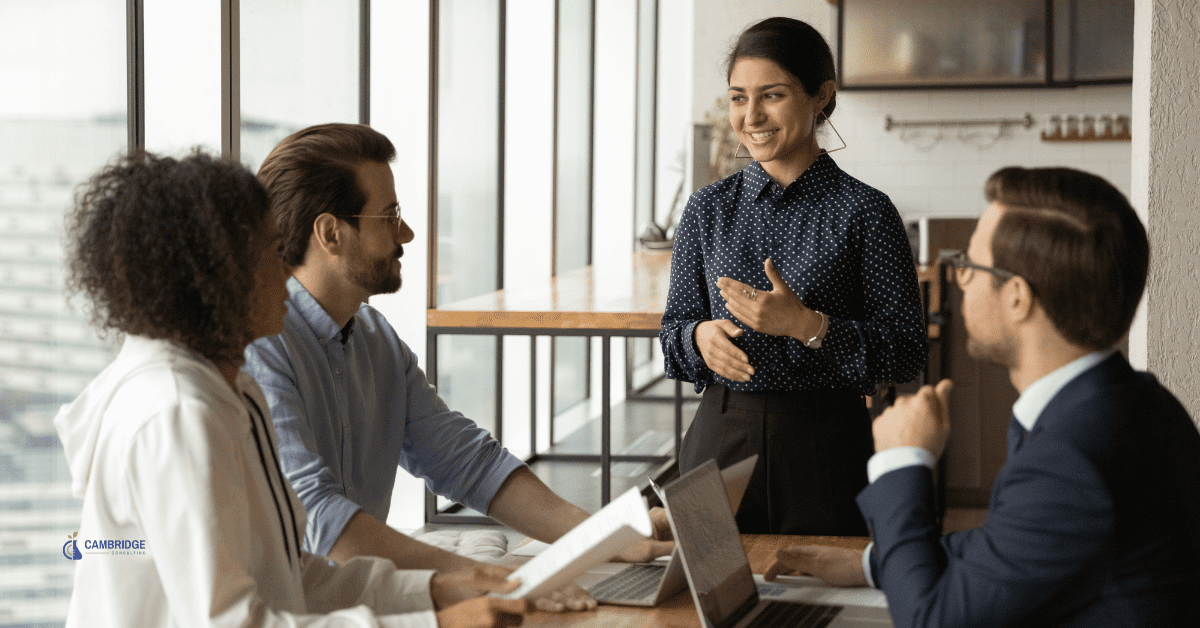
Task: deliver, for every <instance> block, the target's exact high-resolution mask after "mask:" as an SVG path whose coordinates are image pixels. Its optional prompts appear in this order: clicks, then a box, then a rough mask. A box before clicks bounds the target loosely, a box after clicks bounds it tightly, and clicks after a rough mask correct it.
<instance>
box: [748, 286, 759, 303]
mask: <svg viewBox="0 0 1200 628" xmlns="http://www.w3.org/2000/svg"><path fill="white" fill-rule="evenodd" d="M757 298H758V289H757V288H751V289H750V300H751V301H753V300H755V299H757Z"/></svg>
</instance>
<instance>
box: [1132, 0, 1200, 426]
mask: <svg viewBox="0 0 1200 628" xmlns="http://www.w3.org/2000/svg"><path fill="white" fill-rule="evenodd" d="M1135 7H1136V8H1135V14H1134V31H1135V32H1134V73H1133V74H1134V79H1133V110H1132V111H1133V147H1132V148H1133V154H1132V168H1133V173H1132V188H1131V195H1132V198H1131V201H1132V202H1133V205H1134V207H1136V208H1137V209H1138V211H1139V212H1140V213H1141V216H1142V219H1143V220H1144V221H1145V223H1146V225H1147V231H1148V232H1149V236H1150V278H1149V284H1148V286H1147V293H1146V298H1145V299H1144V302H1143V312H1142V313H1141V314H1139V317H1138V320H1136V321H1135V322H1134V327H1133V330H1132V331H1131V332H1130V340H1129V348H1130V356H1131V359H1132V360H1133V362H1134V365H1135V366H1138V367H1140V368H1145V369H1147V370H1149V371H1151V372H1153V373H1154V374H1155V375H1157V376H1158V378H1159V380H1161V381H1162V382H1163V384H1164V385H1165V386H1167V388H1169V389H1171V391H1172V392H1174V393H1175V395H1176V396H1177V397H1179V399H1180V401H1182V402H1183V404H1184V406H1185V407H1187V409H1188V410H1189V412H1191V414H1192V416H1193V417H1196V416H1197V413H1198V412H1200V359H1198V358H1197V353H1196V348H1197V343H1198V341H1200V318H1198V317H1197V314H1196V313H1197V312H1198V311H1200V214H1198V213H1197V211H1196V210H1197V199H1198V198H1200V176H1197V173H1200V83H1198V82H1197V81H1196V77H1197V76H1200V4H1197V3H1196V2H1194V0H1137V3H1136V5H1135Z"/></svg>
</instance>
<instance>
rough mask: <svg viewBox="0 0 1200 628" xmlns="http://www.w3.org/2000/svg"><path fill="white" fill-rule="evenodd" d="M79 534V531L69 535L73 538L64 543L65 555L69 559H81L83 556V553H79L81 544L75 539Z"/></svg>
mask: <svg viewBox="0 0 1200 628" xmlns="http://www.w3.org/2000/svg"><path fill="white" fill-rule="evenodd" d="M77 536H79V532H78V531H76V532H75V534H70V535H68V536H67V538H68V539H71V540H70V541H67V542H66V543H64V544H63V556H64V557H66V558H67V560H80V559H82V558H83V554H80V553H79V546H78V545H76V543H77V541H75V537H77Z"/></svg>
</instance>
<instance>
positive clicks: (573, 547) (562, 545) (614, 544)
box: [504, 487, 654, 599]
mask: <svg viewBox="0 0 1200 628" xmlns="http://www.w3.org/2000/svg"><path fill="white" fill-rule="evenodd" d="M653 532H654V527H653V524H652V523H651V522H650V511H649V510H648V509H647V508H646V500H645V499H643V498H642V495H641V493H640V492H639V491H638V489H637V488H636V487H635V488H631V489H629V490H628V491H626V492H625V493H624V494H622V495H621V496H620V497H618V498H616V499H614V500H613V501H611V502H609V504H608V505H607V506H605V507H604V508H601V509H600V511H599V512H597V513H596V514H594V515H592V516H591V517H588V518H587V520H586V521H584V522H583V523H581V524H579V525H577V526H575V528H574V529H573V530H571V531H570V532H568V533H566V534H564V535H563V536H562V538H560V539H558V540H557V541H555V542H554V544H552V545H550V546H549V547H547V548H545V549H543V550H542V551H541V552H538V554H537V556H534V557H533V558H531V559H530V560H529V562H527V563H525V564H524V565H522V566H521V567H520V568H519V569H517V570H516V571H514V572H513V574H512V576H510V578H520V579H521V586H520V587H518V588H517V590H516V591H513V592H512V593H509V594H508V595H505V596H504V597H506V598H508V599H516V598H529V599H534V598H538V597H541V596H542V595H545V594H547V593H549V592H551V591H553V590H555V589H557V588H559V587H561V586H563V585H565V584H567V583H568V582H571V581H573V580H574V579H575V578H577V577H578V576H579V575H580V574H582V573H584V572H585V571H587V570H588V569H591V568H592V567H594V566H596V565H599V564H600V563H602V562H604V561H606V560H608V559H610V558H612V557H613V556H616V555H617V553H618V552H620V551H621V550H623V549H625V548H626V547H627V546H628V545H630V544H632V543H636V542H638V541H641V540H644V539H645V538H646V537H649V536H650V535H651V534H653Z"/></svg>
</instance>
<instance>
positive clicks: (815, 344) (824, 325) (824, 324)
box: [804, 312, 829, 349]
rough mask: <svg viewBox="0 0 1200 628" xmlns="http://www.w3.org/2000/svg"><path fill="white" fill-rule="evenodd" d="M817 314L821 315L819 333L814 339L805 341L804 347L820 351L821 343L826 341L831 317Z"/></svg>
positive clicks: (814, 335)
mask: <svg viewBox="0 0 1200 628" xmlns="http://www.w3.org/2000/svg"><path fill="white" fill-rule="evenodd" d="M817 314H821V326H820V327H819V328H817V333H815V334H813V337H812V338H809V339H808V340H805V341H804V346H806V347H808V348H809V349H820V348H821V341H822V340H824V339H825V332H826V331H827V330H828V329H829V317H828V316H826V315H824V314H822V313H821V312H817Z"/></svg>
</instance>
